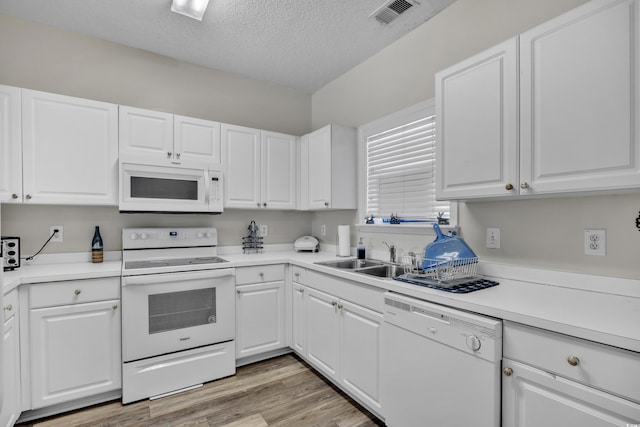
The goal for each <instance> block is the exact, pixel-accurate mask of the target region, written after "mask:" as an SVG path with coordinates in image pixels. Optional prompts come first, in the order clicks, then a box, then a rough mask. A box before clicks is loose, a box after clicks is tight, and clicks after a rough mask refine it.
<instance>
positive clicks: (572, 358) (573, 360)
mask: <svg viewBox="0 0 640 427" xmlns="http://www.w3.org/2000/svg"><path fill="white" fill-rule="evenodd" d="M567 362H569V365H571V366H578V364H579V363H580V359H578V358H577V357H576V356H569V357H567Z"/></svg>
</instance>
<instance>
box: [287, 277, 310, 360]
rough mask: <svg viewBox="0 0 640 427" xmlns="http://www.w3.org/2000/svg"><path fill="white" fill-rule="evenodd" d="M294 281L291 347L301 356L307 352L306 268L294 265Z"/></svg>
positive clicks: (292, 288)
mask: <svg viewBox="0 0 640 427" xmlns="http://www.w3.org/2000/svg"><path fill="white" fill-rule="evenodd" d="M292 270H293V281H292V286H291V320H290V323H291V341H290V343H291V348H292V349H293V350H294V351H295V352H296V353H298V354H299V355H300V356H305V352H306V349H307V347H306V338H305V337H306V333H305V329H306V321H305V310H304V305H305V301H306V299H305V293H306V292H307V289H306V287H305V286H304V285H303V284H302V283H304V273H305V271H304V269H302V268H299V267H293V268H292Z"/></svg>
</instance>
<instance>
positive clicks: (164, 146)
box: [120, 106, 220, 163]
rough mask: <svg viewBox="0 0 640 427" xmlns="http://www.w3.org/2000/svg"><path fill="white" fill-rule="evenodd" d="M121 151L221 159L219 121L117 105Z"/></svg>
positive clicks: (173, 158) (159, 156) (169, 157)
mask: <svg viewBox="0 0 640 427" xmlns="http://www.w3.org/2000/svg"><path fill="white" fill-rule="evenodd" d="M120 154H132V155H143V156H148V158H153V159H157V160H162V159H164V160H167V161H168V162H171V161H180V160H199V161H204V162H207V163H220V123H218V122H213V121H209V120H202V119H196V118H193V117H185V116H178V115H173V114H170V113H163V112H160V111H151V110H144V109H141V108H134V107H127V106H120Z"/></svg>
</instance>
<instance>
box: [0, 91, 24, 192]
mask: <svg viewBox="0 0 640 427" xmlns="http://www.w3.org/2000/svg"><path fill="white" fill-rule="evenodd" d="M20 117H21V113H20V89H19V88H17V87H11V86H2V85H0V203H21V202H22V128H21V121H20Z"/></svg>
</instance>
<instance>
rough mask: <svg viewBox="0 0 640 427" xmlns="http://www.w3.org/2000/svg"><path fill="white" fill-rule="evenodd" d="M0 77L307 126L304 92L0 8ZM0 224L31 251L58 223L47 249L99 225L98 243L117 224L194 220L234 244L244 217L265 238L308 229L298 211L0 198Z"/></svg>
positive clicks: (261, 123)
mask: <svg viewBox="0 0 640 427" xmlns="http://www.w3.org/2000/svg"><path fill="white" fill-rule="evenodd" d="M0 84H6V85H11V86H17V87H25V88H30V89H36V90H43V91H47V92H54V93H61V94H65V95H71V96H77V97H82V98H89V99H96V100H100V101H106V102H113V103H117V104H123V105H131V106H135V107H141V108H148V109H153V110H159V111H166V112H171V113H176V114H182V115H186V116H191V117H199V118H203V119H209V120H216V121H221V122H224V123H233V124H238V125H243V126H249V127H255V128H260V129H266V130H271V131H275V132H283V133H288V134H293V135H303V134H305V133H307V132H309V131H310V130H311V129H310V127H311V96H310V95H308V94H305V93H303V92H299V91H295V90H293V89H289V88H285V87H281V86H276V85H272V84H267V83H262V82H258V81H255V80H251V79H247V78H243V77H238V76H235V75H232V74H228V73H223V72H220V71H216V70H211V69H207V68H203V67H199V66H195V65H191V64H187V63H184V62H179V61H175V60H173V59H170V58H167V57H164V56H160V55H156V54H152V53H149V52H145V51H142V50H138V49H133V48H129V47H126V46H122V45H117V44H114V43H109V42H105V41H101V40H97V39H94V38H91V37H86V36H83V35H80V34H77V33H72V32H68V31H63V30H60V29H56V28H53V27H49V26H46V25H41V24H37V23H33V22H29V21H25V20H22V19H18V18H14V17H11V16H7V15H3V14H0ZM1 209H2V232H3V234H4V235H18V236H20V237H21V238H22V251H23V254H25V255H30V254H32V253H34V252H35V251H37V250H38V249H39V248H40V246H41V245H42V243H44V241H45V240H46V239H47V238H48V236H49V234H48V233H49V226H50V225H63V226H64V238H65V241H64V242H63V243H57V244H50V245H49V246H48V247H47V249H46V252H47V253H60V252H84V251H88V250H89V243H90V240H91V237H92V235H93V234H92V233H93V226H94V225H100V227H101V231H102V236H103V238H104V240H105V250H118V249H120V246H121V243H120V239H121V238H120V229H121V228H122V227H132V226H146V225H157V226H173V225H185V226H189V225H192V226H203V225H213V226H216V227H217V228H218V230H219V242H220V244H221V245H240V244H241V243H242V240H241V237H242V236H244V235H245V234H246V233H247V227H248V225H249V222H250V221H251V220H255V221H256V222H258V223H259V224H267V225H268V226H269V236H268V237H267V238H266V239H265V242H266V243H267V244H270V243H292V242H293V241H294V240H295V239H296V238H297V237H300V236H301V235H306V234H309V232H310V228H311V227H310V223H311V220H310V216H311V214H309V213H304V212H266V211H227V212H225V213H223V214H222V215H220V216H207V215H120V214H119V213H118V210H117V208H115V207H77V206H76V207H68V206H67V207H65V206H20V205H3V206H2V208H1Z"/></svg>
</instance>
